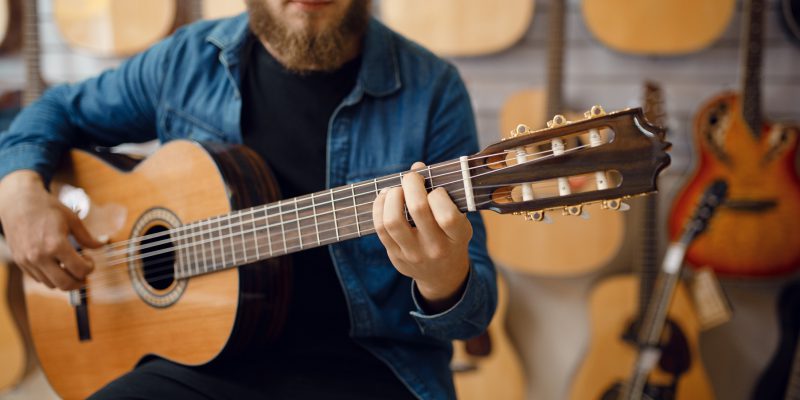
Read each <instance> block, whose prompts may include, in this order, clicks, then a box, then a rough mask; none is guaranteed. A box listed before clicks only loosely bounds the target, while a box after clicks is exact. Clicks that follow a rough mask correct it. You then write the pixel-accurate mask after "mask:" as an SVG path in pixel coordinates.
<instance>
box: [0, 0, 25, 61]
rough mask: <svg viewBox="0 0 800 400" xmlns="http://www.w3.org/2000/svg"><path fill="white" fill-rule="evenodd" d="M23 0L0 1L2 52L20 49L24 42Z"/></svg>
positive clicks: (0, 42) (0, 50) (0, 47)
mask: <svg viewBox="0 0 800 400" xmlns="http://www.w3.org/2000/svg"><path fill="white" fill-rule="evenodd" d="M21 14H22V1H21V0H3V1H0V53H5V52H10V51H14V50H17V49H19V47H20V45H21V44H22V33H21V27H20V25H21V21H22V16H21Z"/></svg>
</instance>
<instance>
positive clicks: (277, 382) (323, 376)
mask: <svg viewBox="0 0 800 400" xmlns="http://www.w3.org/2000/svg"><path fill="white" fill-rule="evenodd" d="M323 364H327V363H323ZM387 369H388V367H387ZM369 375H372V374H369ZM376 376H377V379H376ZM376 376H363V371H354V370H352V369H351V368H350V367H349V366H348V365H346V363H345V364H344V365H336V366H331V365H319V366H315V365H306V366H304V367H303V368H302V369H300V370H298V369H297V368H296V367H295V366H292V365H291V363H289V366H288V367H286V366H281V365H271V366H263V365H259V364H256V363H230V362H228V363H216V364H214V363H212V364H209V365H207V366H202V367H187V366H183V365H180V364H175V363H172V362H170V361H167V360H164V359H161V358H151V359H148V360H146V361H143V362H142V363H140V364H139V366H137V367H136V368H135V369H134V370H133V371H131V372H129V373H127V374H125V375H123V376H122V377H120V378H118V379H117V380H115V381H112V382H111V383H109V384H108V385H106V386H105V387H103V388H102V389H100V390H99V391H98V392H97V393H95V394H93V395H92V396H90V397H89V399H92V400H105V399H115V400H118V399H130V400H133V399H136V400H143V399H215V400H216V399H219V400H222V399H236V400H240V399H255V398H257V399H315V400H316V399H413V398H415V397H414V396H413V395H412V394H411V392H410V391H409V390H408V389H407V388H406V387H405V386H404V385H403V384H402V382H400V380H399V379H397V378H396V377H394V376H389V379H386V378H384V377H386V376H387V375H386V374H377V375H376Z"/></svg>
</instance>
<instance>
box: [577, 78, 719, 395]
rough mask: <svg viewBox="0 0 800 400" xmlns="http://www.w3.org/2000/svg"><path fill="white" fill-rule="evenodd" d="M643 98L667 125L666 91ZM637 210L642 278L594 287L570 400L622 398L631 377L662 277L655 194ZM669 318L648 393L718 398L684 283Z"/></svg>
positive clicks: (652, 117)
mask: <svg viewBox="0 0 800 400" xmlns="http://www.w3.org/2000/svg"><path fill="white" fill-rule="evenodd" d="M644 98H645V110H646V113H645V115H646V116H647V118H648V120H649V121H650V122H651V123H653V124H655V125H657V126H664V125H665V124H666V113H665V112H664V101H663V95H662V91H661V88H660V87H659V86H658V85H657V84H655V83H653V82H647V83H646V84H645V94H644ZM633 206H634V208H635V209H638V210H641V216H642V218H641V220H642V229H641V232H640V235H639V246H638V249H637V250H638V251H637V256H638V257H637V258H638V262H637V263H636V265H635V268H634V270H635V271H636V273H637V274H636V275H638V276H636V275H629V276H614V277H610V278H606V279H604V280H602V281H601V282H600V283H598V284H597V285H596V286H595V287H594V288H593V290H592V293H591V294H590V296H589V313H590V316H591V318H590V321H591V322H590V326H591V339H590V343H589V352H588V353H587V355H586V358H585V359H584V361H583V362H582V364H581V366H580V368H579V370H578V373H577V375H576V376H575V379H574V380H573V382H572V385H571V392H570V399H573V400H600V399H604V400H606V399H609V400H617V399H616V398H614V396H613V395H609V393H613V391H614V390H616V389H618V388H619V387H620V386H621V385H622V382H625V381H626V380H627V379H628V376H629V375H630V372H631V367H632V366H633V365H634V362H635V360H636V356H637V352H638V350H639V346H638V343H637V334H638V332H639V329H640V327H641V326H642V321H643V319H644V314H645V312H646V310H647V306H648V303H649V301H650V299H651V298H652V296H653V292H654V286H655V283H656V277H657V275H658V261H657V260H658V258H659V257H658V255H659V251H658V234H659V230H658V219H657V216H658V201H657V198H656V196H655V195H650V196H646V197H645V198H642V199H636V201H635V202H634V203H633ZM637 206H639V207H637ZM637 300H638V301H637ZM668 317H669V318H668V320H667V326H668V334H666V335H664V343H663V349H664V350H663V355H662V359H663V361H662V362H661V363H660V364H659V368H657V369H656V370H655V371H653V373H652V374H650V376H649V378H650V381H649V386H648V390H649V393H650V394H651V396H652V397H651V398H649V399H651V400H673V399H677V400H709V399H713V398H714V396H713V392H712V388H711V384H710V382H709V379H708V376H707V374H706V372H705V370H704V368H703V365H702V363H701V362H700V352H699V349H698V341H699V326H698V323H697V321H696V318H695V316H694V313H693V311H692V304H691V299H690V298H689V293H688V291H687V290H686V287H685V285H683V284H678V286H677V290H676V293H675V299H674V302H673V303H672V306H671V307H670V308H669V314H668ZM655 393H658V395H657V396H656V394H655ZM606 396H609V397H606Z"/></svg>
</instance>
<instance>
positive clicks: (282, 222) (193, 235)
mask: <svg viewBox="0 0 800 400" xmlns="http://www.w3.org/2000/svg"><path fill="white" fill-rule="evenodd" d="M544 158H545V157H541V158H537V159H536V160H541V159H544ZM503 162H505V160H503V161H498V162H496V163H503ZM527 162H528V161H526V163H527ZM512 167H514V166H506V167H503V168H498V169H495V170H490V171H487V172H484V173H482V174H478V175H475V176H473V177H472V178H477V177H480V176H483V175H486V174H490V173H494V172H500V171H502V170H504V169H507V168H512ZM444 175H447V174H441V175H440V176H444ZM458 182H460V180H455V181H451V182H447V183H443V184H439V185H433V184H432V186H431V189H435V188H438V187H444V186H447V185H451V184H453V183H458ZM398 186H399V185H395V186H390V187H387V188H394V187H398ZM460 189H461V190H463V188H460ZM456 190H459V189H455V190H454V192H455V191H456ZM364 194H370V193H369V192H368V193H364ZM374 194H375V195H376V196H377V193H374ZM362 195H363V194H362ZM351 199H352V200H353V201H355V197H353V198H351ZM345 200H347V199H345ZM460 200H464V198H460V199H458V201H460ZM373 201H374V200H370V201H368V202H366V203H361V204H354V205H353V206H347V207H343V208H341V209H339V210H336V209H332V210H331V211H328V212H323V213H316V212H315V213H314V214H312V215H310V216H307V217H303V218H297V219H293V220H289V221H281V222H279V223H277V224H274V225H269V220H268V218H269V217H270V216H268V215H265V216H264V217H263V218H255V219H251V220H250V221H247V222H242V220H241V217H240V218H239V221H240V222H239V223H233V224H230V225H227V226H224V227H223V226H221V224H220V223H219V222H221V220H220V221H218V227H216V228H212V229H209V230H206V231H199V232H192V233H190V234H189V235H183V236H175V237H174V238H173V237H170V238H168V239H165V240H162V241H160V242H155V243H148V244H146V245H143V246H139V248H138V249H139V250H142V249H145V248H150V247H154V246H158V245H161V244H168V243H172V242H174V241H179V240H184V239H187V238H195V237H197V236H201V241H200V242H198V243H191V244H190V243H187V245H188V246H192V245H197V244H204V243H207V241H206V242H204V241H203V239H202V235H203V234H210V233H217V232H222V231H223V229H228V231H229V232H232V228H233V227H239V228H241V227H243V225H245V224H254V223H255V221H260V220H264V221H265V222H267V225H265V226H262V227H261V228H262V229H263V228H267V229H269V228H272V227H275V226H284V225H287V224H296V223H299V222H300V221H302V220H304V219H310V218H316V217H319V216H322V215H327V214H334V215H335V213H336V212H337V211H339V212H342V211H344V210H349V209H351V208H357V207H358V206H363V205H367V204H371V203H372V202H373ZM314 208H315V207H314ZM305 209H308V208H305ZM297 212H299V210H297V211H293V210H292V211H287V212H282V213H280V214H276V215H272V216H271V217H273V218H274V217H281V219H282V217H283V216H284V215H286V214H296V213H297ZM201 222H202V221H201ZM208 222H209V223H210V222H211V221H210V220H209V221H208ZM198 226H200V227H202V223H201V224H200V225H198ZM240 232H241V231H240ZM209 240H211V241H213V240H215V239H214V238H210V239H209ZM158 251H160V252H162V253H163V252H165V251H169V249H162V250H158ZM127 254H129V252H128V251H127V250H126V251H118V252H116V253H114V254H111V255H127ZM106 255H109V254H108V253H106ZM140 255H141V257H140V258H144V257H148V256H151V255H157V254H153V252H151V253H140ZM129 260H130V259H129V258H128V259H126V261H129Z"/></svg>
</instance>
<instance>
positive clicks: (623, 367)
mask: <svg viewBox="0 0 800 400" xmlns="http://www.w3.org/2000/svg"><path fill="white" fill-rule="evenodd" d="M638 286H639V279H638V278H637V277H633V276H619V277H612V278H608V279H605V280H603V281H602V282H600V283H599V284H598V285H597V286H596V287H595V288H594V290H593V292H592V294H591V296H590V298H589V304H590V306H589V312H590V314H591V325H590V326H591V335H592V336H591V342H590V343H589V352H588V354H587V356H586V358H585V361H584V362H583V364H582V365H581V368H580V369H579V370H578V372H577V375H576V376H575V378H574V380H573V383H572V388H571V392H570V396H569V398H570V399H574V400H594V399H600V398H601V397H602V394H603V393H604V392H605V391H606V390H608V389H609V388H610V387H612V386H613V385H614V384H615V383H618V382H621V381H624V380H626V379H628V378H629V377H630V374H631V372H632V368H633V364H634V362H635V361H636V352H637V348H636V347H634V346H632V345H630V344H629V343H627V342H625V341H623V340H622V335H623V334H624V333H625V330H626V329H627V327H628V325H629V324H630V323H631V320H632V319H633V318H634V317H635V316H636V314H637V313H638V309H637V302H636V299H637V298H638V293H639V289H638ZM669 318H670V319H672V320H673V321H675V322H676V323H677V324H678V326H679V327H680V328H681V330H682V331H683V333H684V334H685V335H686V337H687V339H688V343H689V349H690V354H691V359H692V364H691V366H690V368H689V370H688V371H687V372H686V373H685V374H684V375H682V376H681V377H680V381H679V383H678V385H677V393H676V397H675V399H676V400H710V399H714V398H715V397H714V392H713V389H712V388H711V385H710V383H709V380H708V377H707V375H706V372H705V370H704V369H703V367H702V364H701V363H700V362H699V352H698V348H697V342H698V336H699V326H698V323H697V321H696V318H695V316H694V311H693V310H692V305H691V302H690V299H689V294H688V292H687V291H686V288H685V287H684V286H683V285H682V284H681V285H678V287H677V290H676V293H675V297H674V299H673V302H672V305H671V307H670V311H669ZM671 378H672V376H671V375H670V374H667V373H665V372H663V371H661V370H659V369H656V370H655V371H654V372H653V373H652V374H651V375H650V378H649V381H650V382H653V383H657V384H667V383H669V382H670V380H671Z"/></svg>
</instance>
